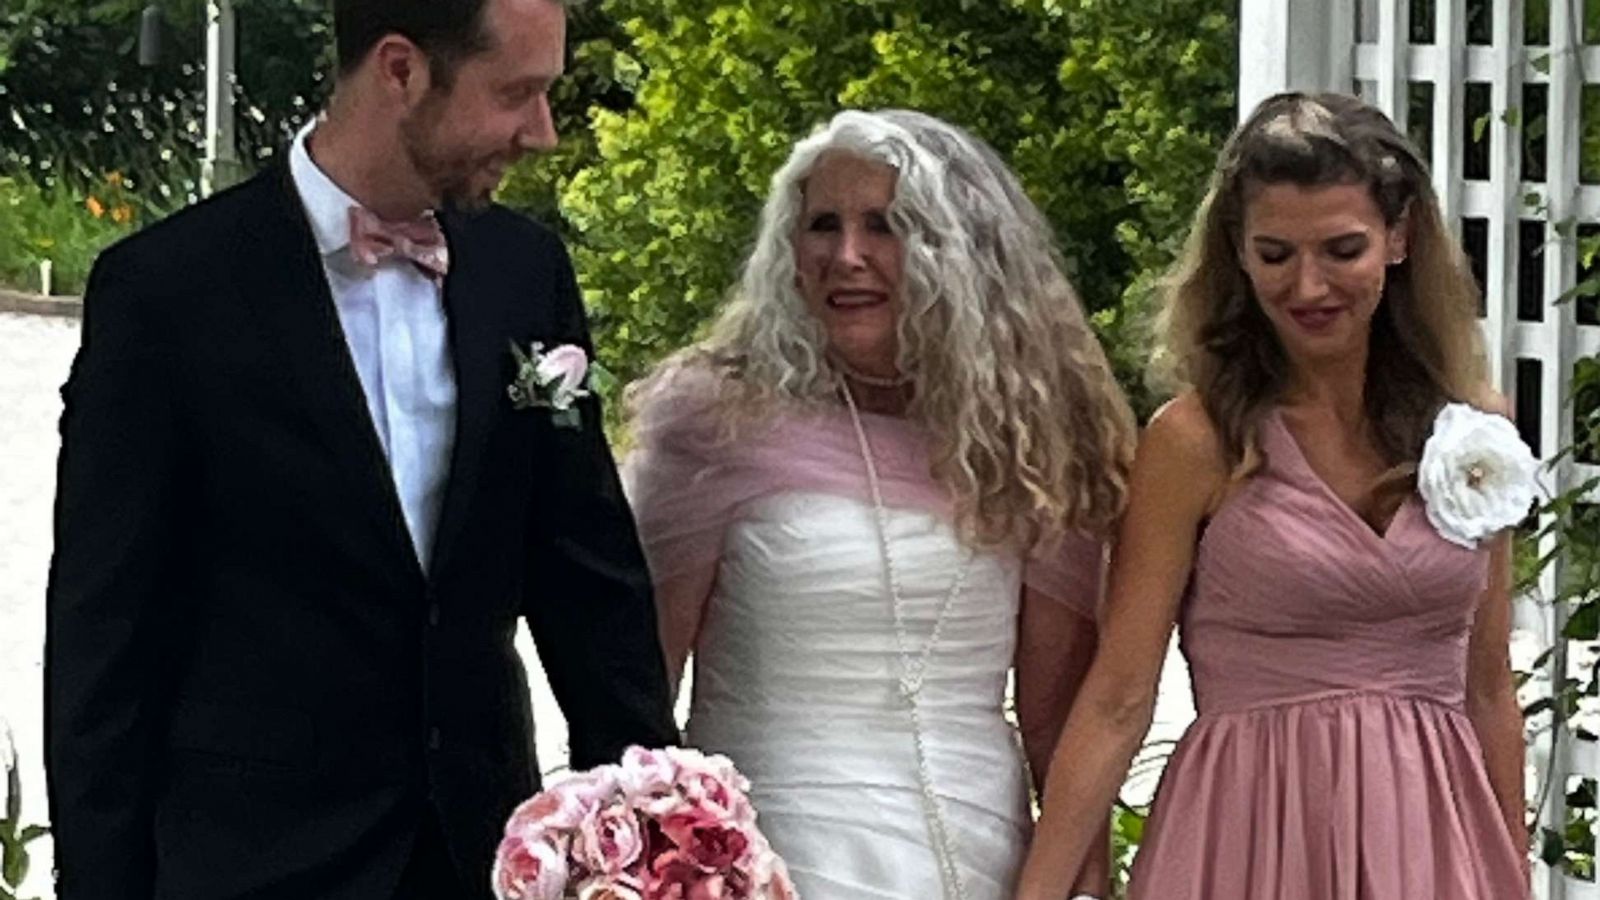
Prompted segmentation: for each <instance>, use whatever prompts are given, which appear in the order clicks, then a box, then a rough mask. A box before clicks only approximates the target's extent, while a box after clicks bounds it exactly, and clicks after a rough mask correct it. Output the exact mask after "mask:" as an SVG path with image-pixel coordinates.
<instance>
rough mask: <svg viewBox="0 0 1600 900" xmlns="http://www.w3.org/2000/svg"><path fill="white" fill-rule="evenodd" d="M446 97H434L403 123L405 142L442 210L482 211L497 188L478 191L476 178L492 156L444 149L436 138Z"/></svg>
mask: <svg viewBox="0 0 1600 900" xmlns="http://www.w3.org/2000/svg"><path fill="white" fill-rule="evenodd" d="M444 100H445V98H444V97H442V96H441V97H439V98H438V99H437V101H435V100H432V99H430V100H429V101H427V102H425V103H424V104H423V105H422V106H421V107H420V108H418V109H417V111H416V112H414V113H412V114H411V116H409V117H408V118H407V119H406V120H405V121H404V122H402V123H401V124H400V138H401V145H402V147H403V148H404V150H405V154H406V158H407V159H408V161H409V162H410V163H411V167H412V169H413V170H415V171H416V173H417V175H418V176H419V177H420V178H421V179H422V180H423V183H425V184H426V185H427V186H428V191H429V193H431V194H433V195H434V196H435V197H438V198H439V205H440V207H441V209H442V210H445V211H451V212H467V213H471V212H478V211H481V210H483V209H486V208H488V206H489V203H490V201H491V200H492V199H493V198H492V196H491V195H492V194H493V192H494V188H493V187H490V188H488V189H486V190H482V191H474V190H473V187H472V178H473V176H474V175H476V174H477V173H479V172H482V171H483V170H484V168H485V166H486V165H487V163H488V162H489V159H490V158H489V157H474V156H471V155H470V154H468V153H466V152H458V153H451V152H449V151H446V150H441V149H440V148H439V146H438V144H437V143H436V142H435V141H434V140H433V138H434V135H436V134H437V133H438V130H439V120H440V118H441V117H442V115H443V112H444V102H443V101H444Z"/></svg>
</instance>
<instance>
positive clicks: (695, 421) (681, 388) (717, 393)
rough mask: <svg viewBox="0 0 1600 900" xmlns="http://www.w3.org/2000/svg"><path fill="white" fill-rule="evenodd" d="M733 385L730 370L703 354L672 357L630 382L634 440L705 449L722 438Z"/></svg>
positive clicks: (628, 400)
mask: <svg viewBox="0 0 1600 900" xmlns="http://www.w3.org/2000/svg"><path fill="white" fill-rule="evenodd" d="M729 387H730V386H729V375H728V374H727V373H726V372H724V371H722V370H720V369H719V368H718V367H717V366H716V365H715V364H714V363H713V362H712V361H711V360H708V359H704V358H701V357H699V356H698V355H696V356H681V357H678V358H674V359H669V360H668V361H667V362H665V363H663V364H662V365H661V366H660V367H658V368H657V369H656V370H655V371H654V372H652V373H650V374H649V375H648V376H646V377H645V378H643V379H641V380H640V381H637V382H635V383H634V384H632V385H630V386H629V388H628V391H627V397H626V403H627V411H628V420H629V430H630V432H631V437H632V440H633V443H634V444H635V445H637V446H640V447H652V446H654V447H678V448H680V449H685V448H688V447H698V448H700V449H702V450H703V449H706V448H708V447H710V446H712V445H714V444H716V443H719V441H718V438H717V436H718V435H719V434H720V433H721V432H722V431H723V430H724V429H723V428H722V424H723V423H724V422H725V420H726V418H727V415H728V409H727V407H728V396H729V394H730V393H731V392H730V390H729Z"/></svg>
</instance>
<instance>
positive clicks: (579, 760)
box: [523, 245, 680, 769]
mask: <svg viewBox="0 0 1600 900" xmlns="http://www.w3.org/2000/svg"><path fill="white" fill-rule="evenodd" d="M555 252H556V254H557V258H558V262H559V265H558V276H557V295H558V296H557V302H558V304H560V309H562V311H563V318H564V326H565V327H564V332H563V333H564V334H566V335H568V336H569V337H570V339H571V340H573V341H574V342H576V343H580V344H581V345H582V346H583V347H584V349H585V350H586V351H588V352H589V353H590V355H591V357H592V355H593V348H592V346H591V344H590V341H589V335H588V326H587V323H586V321H585V318H584V314H583V308H582V305H581V303H580V301H579V299H578V288H577V282H576V279H575V278H574V276H573V272H572V264H571V262H570V260H569V259H568V258H567V255H566V251H565V250H564V249H563V248H560V247H559V245H557V247H556V250H555ZM580 409H581V412H582V418H583V426H582V428H581V429H580V430H578V431H566V432H563V433H560V434H558V435H557V439H558V440H559V441H561V442H562V445H561V447H560V449H559V450H558V452H559V453H561V454H563V455H567V456H570V457H572V459H570V460H568V461H564V462H562V463H560V464H559V465H558V466H557V467H556V468H555V469H553V471H552V472H551V473H547V474H546V475H545V476H542V477H545V478H547V479H548V478H556V479H559V480H560V481H562V482H563V483H562V484H559V485H556V486H554V488H553V490H551V491H549V492H548V493H547V494H544V495H542V496H545V497H548V498H556V499H555V502H554V503H553V504H550V505H546V504H542V503H536V504H535V508H533V509H530V510H529V515H530V525H529V535H530V537H531V541H532V546H531V547H530V548H529V553H528V560H529V570H528V573H527V577H526V578H525V579H524V581H525V584H526V585H527V587H526V589H525V590H526V597H525V598H524V607H523V608H524V612H525V615H526V617H527V620H528V627H529V630H530V631H531V632H532V633H533V638H534V643H535V644H536V646H537V647H538V650H539V659H540V661H541V662H542V663H543V665H544V669H545V674H546V676H547V677H548V678H549V680H550V687H551V690H552V691H553V692H554V693H555V697H556V701H557V702H558V703H559V704H560V706H561V710H562V712H563V713H564V714H565V715H566V719H567V725H568V731H569V743H570V748H571V754H572V766H573V768H576V769H586V768H590V767H592V766H595V765H599V764H602V763H607V762H615V761H616V760H617V759H618V758H619V757H620V756H621V755H622V751H623V750H625V749H626V748H627V747H628V746H629V745H630V744H640V745H644V746H650V747H661V746H666V745H671V744H677V743H678V742H679V739H680V737H679V734H678V730H677V727H676V725H675V724H674V722H673V718H672V706H671V699H670V698H671V692H670V691H669V689H668V685H667V669H666V661H665V657H664V655H663V653H662V650H661V644H660V640H659V637H658V632H657V629H656V613H655V604H654V600H653V597H652V594H651V587H650V576H649V571H648V569H647V568H646V566H645V559H644V552H643V550H642V549H641V548H640V545H639V537H638V533H637V531H636V530H635V526H634V520H633V514H632V512H631V511H630V510H629V508H628V504H627V500H626V499H625V497H624V495H623V491H622V485H621V480H620V479H619V478H618V476H617V467H616V462H615V460H614V458H613V457H612V454H611V448H610V446H609V444H608V443H607V442H606V436H605V431H604V429H603V427H602V423H603V419H602V413H601V408H600V403H599V401H598V400H597V399H596V398H593V397H591V398H587V399H585V400H582V401H580ZM554 471H559V472H560V473H561V474H559V475H557V474H554Z"/></svg>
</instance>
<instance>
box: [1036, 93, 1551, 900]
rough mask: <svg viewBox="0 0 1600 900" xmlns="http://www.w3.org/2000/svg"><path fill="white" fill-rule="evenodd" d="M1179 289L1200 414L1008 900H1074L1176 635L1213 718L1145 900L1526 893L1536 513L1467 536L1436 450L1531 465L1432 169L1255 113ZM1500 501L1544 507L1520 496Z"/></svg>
mask: <svg viewBox="0 0 1600 900" xmlns="http://www.w3.org/2000/svg"><path fill="white" fill-rule="evenodd" d="M1170 285H1171V288H1170V291H1169V295H1168V297H1167V307H1166V313H1165V318H1164V330H1165V333H1164V344H1165V346H1164V350H1165V355H1164V356H1165V359H1166V360H1167V361H1168V362H1170V364H1171V365H1172V367H1173V369H1174V374H1176V375H1177V376H1178V377H1179V378H1180V379H1181V380H1182V382H1184V383H1186V384H1187V386H1188V387H1187V390H1186V391H1185V392H1184V393H1182V394H1181V395H1180V396H1179V397H1178V398H1177V399H1175V400H1174V401H1173V402H1172V403H1170V404H1169V405H1168V406H1167V407H1166V408H1164V409H1163V410H1162V411H1161V412H1159V413H1158V414H1157V415H1156V417H1155V419H1154V420H1153V421H1152V422H1151V424H1150V426H1149V428H1148V430H1147V432H1146V434H1145V436H1144V438H1143V440H1142V442H1141V445H1140V448H1139V451H1138V454H1137V457H1136V461H1135V463H1134V472H1133V476H1132V481H1131V487H1130V501H1129V509H1128V512H1127V514H1126V516H1125V518H1124V520H1123V523H1122V526H1121V528H1120V532H1119V536H1118V542H1117V549H1116V551H1115V552H1114V554H1113V561H1112V565H1111V575H1110V579H1111V581H1110V588H1109V600H1108V609H1107V613H1106V615H1107V618H1106V621H1105V623H1104V626H1103V634H1102V643H1101V645H1100V652H1099V653H1098V655H1097V657H1096V660H1095V662H1094V664H1093V666H1092V668H1091V670H1090V673H1089V675H1088V677H1087V679H1086V680H1085V683H1084V686H1083V688H1082V691H1081V693H1080V695H1079V699H1078V701H1077V703H1076V705H1075V706H1074V708H1073V711H1072V714H1071V716H1070V718H1069V721H1068V724H1067V727H1066V729H1065V731H1064V732H1063V734H1062V737H1061V740H1060V742H1059V743H1058V745H1057V747H1056V751H1055V760H1056V762H1055V764H1054V765H1052V767H1051V769H1050V778H1049V784H1048V786H1047V788H1046V792H1045V796H1044V804H1043V806H1044V809H1043V818H1042V820H1041V822H1040V825H1039V828H1038V830H1037V831H1036V833H1035V838H1034V843H1033V846H1032V847H1031V849H1030V851H1029V856H1028V860H1027V863H1026V865H1025V868H1024V870H1023V874H1022V877H1021V879H1020V885H1019V888H1018V892H1017V894H1016V896H1017V898H1018V900H1041V898H1054V900H1059V898H1063V897H1065V896H1066V895H1067V890H1066V888H1067V885H1066V883H1065V880H1066V876H1067V875H1068V874H1069V873H1071V872H1073V871H1075V870H1076V868H1077V861H1078V860H1079V859H1081V858H1082V856H1083V855H1084V852H1085V850H1086V849H1087V848H1088V847H1089V845H1090V842H1091V839H1092V837H1093V835H1094V833H1095V830H1096V828H1097V827H1098V826H1099V824H1100V823H1099V822H1098V821H1096V820H1094V819H1093V817H1091V816H1088V815H1085V811H1087V810H1094V809H1100V808H1103V807H1104V806H1105V805H1106V803H1107V802H1108V801H1109V800H1111V799H1112V797H1113V796H1114V795H1115V793H1116V791H1117V788H1118V786H1119V785H1121V784H1122V780H1123V777H1124V775H1125V773H1126V771H1127V768H1128V765H1129V761H1130V759H1131V757H1132V756H1133V754H1134V752H1135V751H1136V749H1137V748H1138V746H1139V744H1140V741H1141V739H1142V737H1143V736H1144V734H1145V731H1146V728H1147V727H1148V726H1149V724H1150V719H1151V713H1152V709H1153V706H1154V698H1155V692H1156V684H1157V679H1158V675H1159V672H1160V668H1161V662H1162V659H1163V656H1164V652H1165V650H1166V647H1167V641H1168V637H1169V635H1170V633H1171V630H1172V627H1173V625H1174V623H1175V622H1177V623H1180V627H1181V636H1182V646H1183V651H1184V655H1185V656H1186V657H1187V659H1188V661H1189V664H1190V666H1191V669H1192V676H1193V684H1194V692H1195V704H1196V707H1197V709H1198V711H1199V718H1198V720H1197V721H1196V722H1195V723H1194V724H1193V725H1192V726H1191V727H1190V729H1189V731H1188V733H1187V734H1186V735H1185V736H1184V738H1183V740H1182V741H1181V742H1180V744H1179V746H1178V748H1177V750H1176V751H1175V753H1174V755H1173V757H1172V759H1171V760H1170V762H1169V763H1168V767H1167V769H1166V773H1165V775H1164V777H1163V779H1162V784H1161V787H1160V790H1159V792H1158V794H1157V798H1156V802H1155V809H1154V811H1153V814H1152V817H1151V820H1150V822H1149V825H1148V827H1147V829H1146V832H1145V842H1144V845H1143V846H1142V847H1141V849H1140V852H1139V856H1138V859H1137V860H1136V862H1135V865H1134V870H1133V874H1132V881H1131V892H1130V897H1132V898H1134V900H1157V898H1159V900H1269V898H1271V900H1280V898H1294V900H1421V898H1427V900H1434V898H1439V900H1444V898H1450V900H1515V898H1519V897H1525V896H1527V894H1528V887H1527V885H1528V882H1527V878H1526V875H1525V869H1524V853H1523V848H1524V847H1525V846H1526V839H1527V836H1526V833H1525V830H1524V827H1525V826H1524V824H1523V821H1522V816H1523V785H1522V766H1523V743H1522V728H1521V719H1520V715H1519V710H1518V707H1517V703H1516V699H1515V694H1514V690H1513V683H1512V676H1511V671H1510V666H1509V663H1508V659H1507V655H1508V651H1507V644H1508V630H1509V617H1510V610H1509V605H1510V601H1509V582H1510V553H1509V538H1508V536H1507V535H1506V534H1505V533H1504V531H1503V528H1504V526H1505V525H1506V524H1508V523H1510V522H1514V521H1515V519H1516V518H1517V513H1516V511H1515V510H1510V514H1509V515H1507V516H1501V520H1497V521H1496V522H1494V523H1493V526H1492V527H1488V528H1483V529H1480V531H1479V533H1478V534H1465V535H1464V534H1463V533H1461V529H1460V528H1459V527H1453V526H1459V525H1460V521H1459V516H1455V515H1454V511H1453V510H1452V508H1450V506H1449V502H1448V501H1450V500H1451V497H1450V496H1441V495H1439V494H1438V493H1437V492H1436V491H1433V490H1431V488H1432V486H1433V484H1434V483H1435V480H1436V479H1435V478H1434V475H1433V474H1432V473H1433V472H1434V469H1433V468H1431V466H1432V465H1433V463H1432V462H1431V459H1432V458H1433V457H1432V456H1431V455H1432V454H1434V453H1435V452H1436V448H1438V447H1441V446H1442V444H1440V443H1439V438H1438V436H1439V435H1440V434H1441V432H1442V431H1443V430H1444V425H1446V424H1449V423H1451V422H1455V421H1457V420H1462V421H1468V422H1470V423H1472V426H1471V427H1472V429H1476V431H1475V434H1490V433H1493V434H1496V435H1499V436H1500V438H1501V440H1502V444H1505V443H1509V444H1513V445H1515V447H1513V448H1512V450H1514V451H1515V452H1516V453H1517V454H1520V456H1521V458H1525V459H1526V460H1527V463H1526V466H1525V467H1523V468H1521V469H1519V470H1518V472H1517V473H1514V474H1517V475H1520V476H1529V475H1531V468H1532V465H1533V461H1532V459H1531V456H1528V454H1527V452H1526V449H1525V447H1524V446H1523V445H1522V444H1521V442H1520V440H1518V439H1517V438H1516V437H1515V434H1514V430H1513V429H1511V427H1510V425H1509V423H1507V422H1506V421H1505V419H1504V418H1502V417H1501V416H1499V415H1492V414H1491V412H1492V413H1499V412H1500V411H1501V406H1502V404H1501V401H1499V400H1498V399H1497V398H1496V397H1495V395H1494V394H1493V393H1492V392H1491V391H1489V390H1488V389H1487V387H1486V386H1485V375H1484V372H1483V368H1482V362H1481V360H1482V353H1481V346H1480V338H1479V336H1478V332H1477V328H1476V323H1475V317H1476V310H1477V289H1476V287H1475V285H1474V283H1473V280H1472V277H1471V274H1470V272H1469V270H1468V268H1467V266H1466V265H1465V264H1464V261H1463V258H1462V256H1461V253H1460V251H1459V249H1458V248H1457V246H1456V244H1455V242H1454V241H1453V240H1452V238H1451V237H1450V235H1449V233H1448V232H1447V230H1446V229H1445V227H1444V224H1443V223H1442V221H1441V219H1440V212H1439V207H1438V202H1437V200H1436V198H1435V196H1434V194H1433V192H1432V189H1431V188H1430V186H1429V179H1428V174H1427V172H1426V170H1425V168H1424V166H1423V164H1422V162H1421V161H1420V159H1419V157H1418V154H1417V151H1416V150H1415V148H1414V147H1413V146H1412V145H1411V144H1410V142H1408V141H1407V140H1406V139H1405V138H1404V137H1403V136H1401V135H1400V134H1399V133H1398V132H1397V131H1396V130H1395V128H1394V126H1393V124H1392V123H1391V122H1390V121H1389V120H1388V119H1387V118H1385V117H1384V116H1383V115H1382V114H1381V113H1379V112H1378V111H1376V110H1374V109H1372V108H1371V107H1369V106H1366V105H1364V104H1362V103H1361V102H1360V101H1358V100H1355V99H1353V98H1349V97H1344V96H1338V95H1320V96H1303V95H1296V94H1289V95H1280V96H1277V97H1273V98H1271V99H1269V100H1267V101H1265V102H1264V103H1263V104H1262V105H1261V106H1260V107H1259V108H1257V110H1256V111H1255V112H1254V114H1253V115H1252V116H1251V118H1250V119H1249V120H1248V121H1247V122H1245V123H1244V124H1243V125H1242V126H1240V128H1239V129H1238V131H1237V132H1236V133H1235V134H1234V136H1233V137H1232V138H1231V139H1230V141H1229V143H1228V145H1227V147H1226V148H1225V149H1224V150H1223V153H1222V158H1221V160H1220V162H1219V164H1218V166H1217V171H1216V174H1215V176H1214V179H1213V182H1212V188H1211V192H1210V195H1209V196H1208V197H1207V199H1206V201H1205V203H1204V205H1203V206H1202V207H1201V209H1200V211H1199V213H1198V216H1197V219H1196V223H1195V226H1194V230H1193V234H1192V236H1191V238H1190V242H1189V245H1188V247H1187V249H1186V252H1185V254H1184V258H1183V259H1182V260H1181V261H1180V263H1179V265H1178V267H1177V269H1176V272H1175V275H1174V277H1173V278H1172V280H1171V282H1170ZM1473 407H1476V408H1473ZM1479 410H1487V411H1489V412H1480V411H1479ZM1441 411H1442V412H1441ZM1436 422H1437V423H1440V424H1438V425H1436ZM1430 434H1432V435H1433V437H1430ZM1425 446H1426V448H1427V450H1428V453H1429V454H1430V457H1428V458H1425V456H1424V448H1425ZM1490 449H1493V448H1492V447H1491V448H1490ZM1419 464H1421V469H1420V474H1421V476H1422V478H1421V482H1420V483H1421V484H1422V486H1423V490H1424V491H1426V492H1427V493H1428V498H1427V499H1426V500H1424V497H1423V496H1422V494H1420V493H1419V490H1418V484H1419V477H1418V476H1419ZM1502 475H1505V478H1510V477H1511V476H1510V475H1506V474H1505V473H1502V472H1500V471H1498V470H1492V469H1478V468H1474V469H1471V470H1469V471H1468V473H1467V474H1466V476H1465V477H1464V479H1463V480H1462V482H1461V483H1460V484H1459V485H1456V486H1455V488H1454V490H1455V491H1456V493H1457V494H1461V495H1470V496H1466V501H1467V503H1468V504H1469V505H1470V504H1472V503H1481V504H1482V505H1483V506H1484V508H1486V509H1487V508H1490V507H1492V506H1493V505H1494V502H1495V500H1496V498H1495V497H1494V496H1493V495H1492V494H1491V491H1492V490H1498V489H1499V487H1500V486H1501V482H1502V481H1503V480H1504V479H1503V478H1502ZM1513 487H1514V488H1516V489H1517V490H1518V491H1521V492H1522V493H1521V494H1520V496H1521V497H1522V498H1523V511H1525V510H1526V499H1527V497H1528V496H1529V493H1528V492H1529V491H1530V490H1531V489H1530V488H1528V487H1527V485H1526V484H1520V483H1519V484H1516V485H1513ZM1446 493H1447V494H1448V492H1446ZM1436 497H1437V498H1438V500H1437V502H1436V500H1435V498H1436ZM1514 505H1515V504H1510V505H1507V507H1506V508H1507V509H1510V507H1511V506H1514ZM1480 524H1481V523H1480ZM1496 529H1499V530H1496Z"/></svg>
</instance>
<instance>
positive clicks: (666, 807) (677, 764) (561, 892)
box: [493, 747, 795, 900]
mask: <svg viewBox="0 0 1600 900" xmlns="http://www.w3.org/2000/svg"><path fill="white" fill-rule="evenodd" d="M749 787H750V785H749V782H747V781H746V780H745V779H744V777H743V776H742V775H740V774H739V773H738V772H737V771H736V770H735V769H734V768H733V765H732V763H730V762H729V761H728V760H727V758H725V757H722V756H706V755H704V754H701V753H699V752H696V751H694V750H684V749H680V748H676V747H668V748H666V749H664V750H645V749H643V748H641V747H632V748H630V749H629V750H628V752H627V753H626V754H624V755H623V757H622V763H621V764H620V765H614V766H601V767H599V768H597V769H592V770H590V771H588V772H584V773H582V774H580V775H576V776H574V777H572V778H568V779H567V780H565V781H562V782H561V783H559V784H557V785H554V786H553V787H551V788H549V789H547V790H545V791H542V792H541V793H539V794H537V795H535V796H534V797H533V798H532V799H531V800H528V801H527V802H525V803H523V804H522V805H521V806H519V807H517V809H516V811H515V812H513V813H512V814H511V818H510V820H509V821H508V822H506V830H505V838H504V839H503V840H502V841H501V842H500V850H499V852H498V853H497V854H496V856H495V865H494V876H493V877H494V891H495V896H496V897H498V898H499V900H563V898H574V897H575V898H578V900H794V898H795V893H794V887H793V886H792V885H791V884H790V883H789V874H788V871H787V870H786V869H785V868H784V865H783V860H781V859H779V858H778V856H777V854H775V853H773V852H772V848H771V846H769V845H768V844H767V840H766V838H765V837H763V836H762V834H761V832H760V830H759V829H757V828H756V813H755V809H754V808H753V807H752V806H751V805H750V801H749V799H747V798H746V797H745V791H747V790H748V789H749Z"/></svg>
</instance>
